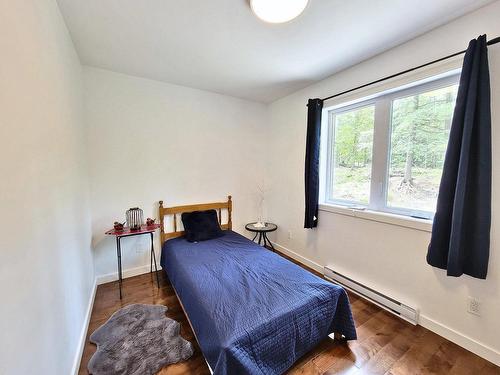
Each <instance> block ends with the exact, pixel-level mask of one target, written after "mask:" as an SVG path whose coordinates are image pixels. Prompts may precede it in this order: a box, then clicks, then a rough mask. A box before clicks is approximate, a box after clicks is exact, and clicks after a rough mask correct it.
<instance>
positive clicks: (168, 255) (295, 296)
mask: <svg viewBox="0 0 500 375" xmlns="http://www.w3.org/2000/svg"><path fill="white" fill-rule="evenodd" d="M161 265H162V267H163V269H164V270H165V271H166V272H167V275H168V277H169V278H170V281H171V283H172V284H173V286H174V288H175V290H176V291H177V293H178V295H179V298H180V299H181V301H182V304H183V305H184V309H185V310H186V313H187V314H188V316H189V319H190V321H191V324H192V325H193V328H194V330H195V334H196V337H197V339H198V342H199V344H200V347H201V349H202V351H203V354H204V356H205V358H206V359H207V361H208V363H209V364H210V367H211V368H212V370H213V371H214V373H215V374H221V375H225V374H231V375H232V374H281V373H283V372H284V371H286V370H287V369H288V368H289V367H290V366H291V365H292V364H293V363H294V362H295V361H296V360H297V359H298V358H299V357H301V356H302V355H304V354H305V353H306V352H308V351H309V350H311V349H312V348H313V347H314V346H315V345H317V344H318V343H319V342H320V341H321V340H322V339H323V338H325V337H326V336H327V335H328V334H330V333H332V332H338V333H342V334H343V335H345V337H346V338H347V339H349V340H353V339H355V338H356V331H355V328H354V323H353V319H352V315H351V309H350V306H349V300H348V297H347V294H346V292H345V291H344V290H343V289H342V288H341V287H339V286H336V285H334V284H332V283H329V282H327V281H325V280H323V279H321V278H319V277H317V276H315V275H313V274H311V273H310V272H308V271H306V270H304V269H303V268H301V267H299V266H297V265H295V264H293V263H292V262H290V261H288V260H286V259H284V258H283V257H281V256H279V255H277V254H274V253H272V252H271V251H269V250H266V249H264V248H262V247H260V246H259V245H257V244H255V243H253V242H252V241H250V240H248V239H247V238H245V237H243V236H241V235H239V234H237V233H235V232H231V231H227V232H224V236H222V237H220V238H217V239H214V240H208V241H204V242H199V243H189V242H187V241H186V240H185V239H184V238H176V239H172V240H169V241H167V242H166V243H165V245H164V246H163V249H162V254H161Z"/></svg>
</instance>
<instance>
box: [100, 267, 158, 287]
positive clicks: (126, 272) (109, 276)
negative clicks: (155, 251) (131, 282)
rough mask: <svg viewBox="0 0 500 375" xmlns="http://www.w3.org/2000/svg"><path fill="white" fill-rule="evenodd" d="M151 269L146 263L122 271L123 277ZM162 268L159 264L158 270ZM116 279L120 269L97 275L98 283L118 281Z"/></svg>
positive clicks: (140, 273)
mask: <svg viewBox="0 0 500 375" xmlns="http://www.w3.org/2000/svg"><path fill="white" fill-rule="evenodd" d="M153 268H154V267H153ZM149 269H150V265H149V264H146V265H144V266H140V267H135V268H129V269H126V270H123V271H122V274H123V278H124V279H126V278H127V277H132V276H137V275H142V274H144V273H148V272H149ZM161 269H162V268H161V266H160V265H158V271H160V270H161ZM116 280H118V271H117V272H113V273H108V274H106V275H99V276H97V277H96V281H97V285H101V284H105V283H109V282H111V281H116Z"/></svg>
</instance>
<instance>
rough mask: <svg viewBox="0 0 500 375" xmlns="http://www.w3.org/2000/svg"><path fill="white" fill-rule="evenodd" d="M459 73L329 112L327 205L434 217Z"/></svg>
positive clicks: (382, 94) (408, 86) (385, 93)
mask: <svg viewBox="0 0 500 375" xmlns="http://www.w3.org/2000/svg"><path fill="white" fill-rule="evenodd" d="M458 79H459V76H458V73H457V72H456V71H455V72H453V74H451V73H450V74H448V75H447V76H444V77H443V76H441V77H434V78H433V79H429V80H426V81H425V82H417V83H414V84H412V85H407V86H405V87H400V88H396V89H393V90H390V91H387V92H383V93H380V94H378V95H375V96H372V97H371V98H365V99H361V100H359V101H357V102H356V103H354V104H352V103H351V104H348V105H339V106H335V107H330V108H326V109H325V111H326V112H327V114H325V118H327V119H328V140H327V144H326V145H325V146H326V147H327V152H326V155H327V161H326V176H325V177H326V178H325V179H324V180H325V183H326V187H325V189H324V192H325V193H324V197H323V200H324V202H325V203H332V204H340V205H346V206H350V207H359V208H368V209H370V210H375V211H383V212H389V213H396V214H401V215H406V216H414V217H420V218H429V219H430V218H432V217H433V215H434V212H435V209H436V200H437V194H438V190H439V183H440V181H441V174H442V169H443V162H444V156H445V152H446V147H447V143H448V138H449V132H450V126H451V120H452V115H453V110H454V107H455V101H456V96H457V91H458Z"/></svg>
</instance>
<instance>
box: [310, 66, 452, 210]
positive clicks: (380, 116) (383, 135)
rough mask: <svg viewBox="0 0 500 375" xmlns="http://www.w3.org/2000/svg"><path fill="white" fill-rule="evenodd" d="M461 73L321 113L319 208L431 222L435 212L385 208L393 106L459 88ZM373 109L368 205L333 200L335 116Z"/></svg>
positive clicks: (338, 105)
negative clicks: (342, 208)
mask: <svg viewBox="0 0 500 375" xmlns="http://www.w3.org/2000/svg"><path fill="white" fill-rule="evenodd" d="M459 79H460V69H454V70H451V71H448V72H445V73H443V74H439V75H434V76H432V77H429V78H426V79H421V80H416V81H413V82H410V83H408V84H405V85H401V86H398V87H394V88H391V89H388V90H384V91H380V92H378V93H375V94H373V95H370V96H365V97H360V98H359V99H357V100H350V101H348V102H342V103H339V104H336V105H333V106H328V107H325V108H324V109H323V119H324V120H323V121H324V129H325V130H326V133H327V134H326V138H327V139H326V142H322V148H323V150H322V152H321V157H322V158H324V161H323V162H322V164H323V168H322V173H321V174H322V183H321V189H320V202H319V203H320V204H323V205H327V206H328V205H330V206H341V207H346V208H351V209H359V210H369V211H374V212H382V213H384V214H394V215H400V216H405V217H411V218H416V219H425V220H432V219H433V217H434V214H435V213H434V212H429V211H423V210H416V209H409V208H403V207H391V206H388V204H387V193H388V187H389V185H388V177H389V170H390V152H391V134H392V104H393V101H394V100H397V99H401V98H405V97H409V96H414V95H418V94H422V93H425V92H428V91H433V90H437V89H440V88H444V87H448V86H452V85H456V84H459ZM370 105H374V107H375V109H374V110H375V113H374V126H373V149H372V169H371V181H370V193H369V201H368V204H364V203H362V202H356V201H349V200H343V199H332V198H330V197H331V191H332V188H334V187H333V184H332V182H333V176H334V174H333V173H334V169H335V168H334V167H333V166H334V160H333V158H334V156H333V155H334V149H333V145H334V142H335V122H334V119H335V116H336V115H338V114H340V113H344V112H348V111H352V110H354V109H357V108H363V107H366V106H370Z"/></svg>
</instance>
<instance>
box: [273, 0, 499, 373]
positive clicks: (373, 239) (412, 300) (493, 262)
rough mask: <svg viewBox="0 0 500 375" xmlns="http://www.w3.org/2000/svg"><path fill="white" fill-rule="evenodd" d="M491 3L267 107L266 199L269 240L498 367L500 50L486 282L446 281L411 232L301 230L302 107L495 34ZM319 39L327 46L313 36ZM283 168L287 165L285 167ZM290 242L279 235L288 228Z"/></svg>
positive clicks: (331, 222) (493, 52)
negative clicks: (390, 302) (391, 302)
mask: <svg viewBox="0 0 500 375" xmlns="http://www.w3.org/2000/svg"><path fill="white" fill-rule="evenodd" d="M499 18H500V2H498V1H497V2H495V3H493V4H491V5H489V6H487V7H485V8H482V9H480V10H478V11H476V12H474V13H471V14H469V15H467V16H465V17H463V18H460V19H458V20H456V21H454V22H452V23H451V24H448V25H445V26H443V27H440V28H438V29H435V30H434V31H432V32H430V33H428V34H425V35H423V36H421V37H419V38H417V39H414V40H412V41H410V42H408V43H406V44H404V45H401V46H399V47H397V48H394V49H393V50H390V51H388V52H386V53H383V54H381V55H379V56H377V57H375V58H372V59H370V60H368V61H365V62H363V63H361V64H359V65H357V66H354V67H352V68H350V69H348V70H345V71H343V72H341V73H339V74H336V75H334V76H332V77H330V78H328V79H326V80H324V81H322V82H320V83H318V84H316V85H314V86H311V87H309V88H306V89H304V90H301V91H299V92H297V93H295V94H293V95H290V96H288V97H286V98H283V99H281V100H279V101H276V102H274V103H273V104H271V105H270V108H269V116H270V120H269V121H270V125H269V132H268V133H269V143H268V149H269V150H270V152H269V153H268V156H267V161H268V163H267V167H268V168H267V178H268V182H269V185H270V189H271V191H270V193H269V196H268V197H267V199H266V202H267V210H268V218H269V219H271V220H272V221H274V222H276V223H277V224H278V225H279V230H278V231H277V233H276V237H275V239H276V242H277V243H278V244H280V245H281V246H284V247H285V248H288V249H290V250H292V251H294V252H295V253H297V254H298V255H299V256H302V257H305V258H306V259H308V260H310V261H312V262H315V263H316V264H318V265H320V266H324V265H331V266H334V267H335V268H336V269H339V270H341V271H342V272H344V273H346V274H347V275H351V276H352V277H354V278H355V279H357V280H359V281H361V282H363V283H366V284H367V285H370V286H372V287H375V288H377V289H378V290H380V291H382V292H384V293H387V294H389V295H391V296H393V297H395V298H397V299H400V300H402V301H404V302H406V303H408V304H410V305H413V306H416V307H418V308H419V309H420V311H421V314H422V321H421V322H422V324H423V325H425V326H427V327H430V328H432V329H434V330H436V331H437V332H440V333H441V334H443V335H446V336H447V337H449V338H451V339H453V340H455V341H457V342H459V343H461V344H462V345H465V346H466V347H468V348H469V349H471V350H474V351H476V352H477V353H480V354H481V355H483V356H486V357H487V358H489V359H490V360H492V361H495V362H496V363H497V364H500V353H499V352H500V339H499V337H500V324H498V317H499V316H500V253H499V251H500V243H499V241H500V232H499V230H498V228H499V220H500V217H499V214H498V212H500V181H499V179H500V164H499V163H497V162H496V160H498V157H499V152H500V130H499V126H500V110H499V109H498V103H499V101H500V45H496V46H492V47H490V72H491V84H492V115H493V124H492V125H493V126H492V127H493V153H494V156H493V203H492V204H493V205H492V214H493V221H492V231H491V258H490V268H489V274H488V278H487V280H485V281H482V280H477V279H473V278H470V277H467V276H463V277H460V278H449V277H446V276H445V272H444V271H442V270H438V269H434V268H432V267H430V266H428V265H427V264H426V261H425V256H426V250H427V245H428V242H429V237H430V234H429V233H428V232H422V231H417V230H414V229H410V228H402V227H397V226H393V225H389V224H384V223H378V222H374V221H367V220H363V219H359V218H353V217H348V216H342V215H339V214H334V213H330V212H320V215H319V227H318V228H317V229H315V230H305V229H303V212H304V203H303V202H304V196H303V195H304V182H303V171H304V167H303V166H304V151H305V136H306V102H307V99H308V98H314V97H325V96H328V95H330V94H333V93H335V92H340V91H342V90H345V89H349V88H351V87H355V86H357V85H359V84H363V83H366V82H369V81H372V80H374V79H377V78H380V77H383V76H385V75H389V74H392V73H395V72H398V71H401V70H404V69H406V68H409V67H412V66H415V65H418V64H421V63H424V62H427V61H429V60H432V59H435V58H438V57H441V56H444V55H446V54H448V53H452V52H455V51H459V50H461V49H464V48H465V47H466V46H467V44H468V41H469V40H470V39H472V38H474V37H476V36H478V35H479V34H483V33H487V34H488V35H489V37H490V38H493V37H497V36H499V35H500V23H499V22H498V19H499ZM319 42H321V43H334V41H331V40H320V41H319ZM285 166H286V167H285ZM289 230H291V231H292V238H291V239H289V238H288V231H289ZM469 295H470V296H474V297H478V298H480V299H481V301H482V316H481V317H477V316H474V315H471V314H468V313H467V311H466V300H467V296H469Z"/></svg>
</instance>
